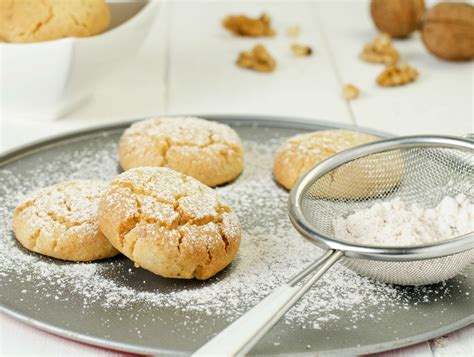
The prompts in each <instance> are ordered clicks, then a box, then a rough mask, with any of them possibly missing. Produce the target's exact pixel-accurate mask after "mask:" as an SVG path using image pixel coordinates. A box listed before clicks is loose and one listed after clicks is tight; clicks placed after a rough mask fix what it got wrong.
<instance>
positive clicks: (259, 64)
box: [237, 45, 276, 72]
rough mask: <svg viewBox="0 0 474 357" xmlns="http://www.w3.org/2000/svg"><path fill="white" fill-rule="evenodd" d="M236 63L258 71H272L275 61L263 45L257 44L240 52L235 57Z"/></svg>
mask: <svg viewBox="0 0 474 357" xmlns="http://www.w3.org/2000/svg"><path fill="white" fill-rule="evenodd" d="M237 65H239V66H240V67H243V68H249V69H253V70H255V71H258V72H273V71H274V70H275V67H276V61H275V59H274V58H273V57H272V56H271V55H270V53H268V51H267V50H266V49H265V47H263V45H257V46H255V47H254V48H253V49H252V50H251V51H248V52H241V53H240V55H239V58H238V59H237Z"/></svg>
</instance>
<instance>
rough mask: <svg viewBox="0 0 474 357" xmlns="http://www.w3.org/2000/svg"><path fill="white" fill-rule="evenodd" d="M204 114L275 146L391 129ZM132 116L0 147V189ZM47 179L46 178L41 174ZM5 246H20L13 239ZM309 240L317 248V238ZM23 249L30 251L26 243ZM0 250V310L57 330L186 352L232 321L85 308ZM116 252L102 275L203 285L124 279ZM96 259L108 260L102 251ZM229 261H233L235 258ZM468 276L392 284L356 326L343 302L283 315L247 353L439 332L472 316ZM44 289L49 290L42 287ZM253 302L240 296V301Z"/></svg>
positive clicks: (171, 310) (139, 349)
mask: <svg viewBox="0 0 474 357" xmlns="http://www.w3.org/2000/svg"><path fill="white" fill-rule="evenodd" d="M205 117H206V118H208V119H213V120H218V121H221V122H225V123H227V124H229V125H231V126H233V127H234V128H235V129H236V130H237V132H238V133H239V134H240V135H241V137H242V139H243V141H244V145H245V144H246V143H247V144H249V143H250V144H251V143H256V142H258V143H266V142H269V143H270V141H271V145H273V146H272V147H274V148H276V147H278V145H279V144H280V143H281V142H283V141H284V140H285V139H286V138H288V137H289V136H292V135H295V134H297V133H301V132H305V131H313V130H322V129H332V128H341V127H344V128H349V129H352V130H357V131H364V132H370V133H373V134H378V135H380V136H388V134H385V133H380V132H375V131H372V130H368V129H361V128H356V127H349V126H342V125H335V124H333V123H325V122H318V121H304V120H297V119H293V118H268V117H253V116H205ZM129 124H130V123H125V124H120V125H112V126H106V127H101V128H95V129H91V130H85V131H80V132H76V133H72V134H68V135H64V136H60V137H56V138H53V139H50V140H46V141H42V142H38V143H35V144H32V145H29V146H26V147H24V148H21V149H18V150H15V151H13V152H10V153H7V154H5V155H3V157H2V158H1V161H0V181H1V179H2V176H3V181H2V182H4V183H6V184H4V185H0V198H2V197H3V198H5V197H6V192H7V191H6V190H15V184H14V180H10V178H11V177H14V176H15V177H22V178H23V179H28V177H25V176H27V175H31V172H34V170H33V169H35V168H36V169H39V168H41V167H42V165H45V162H48V161H54V160H56V159H57V158H58V157H59V156H60V155H64V153H70V154H71V155H72V154H74V155H80V154H81V150H83V149H84V148H85V147H87V150H88V152H90V151H91V150H92V151H93V150H94V148H97V150H98V151H99V150H103V148H104V147H111V148H114V149H116V146H113V145H109V146H107V144H110V143H116V142H117V141H118V139H119V137H120V135H121V133H122V131H123V130H124V129H125V128H126V127H128V126H129ZM269 145H270V144H269ZM110 157H114V155H111V156H110ZM93 160H94V158H92V161H91V164H94V161H93ZM252 160H253V155H252V153H248V152H247V155H246V165H252ZM96 164H97V165H103V166H104V167H106V168H107V170H108V171H107V172H110V173H111V177H113V175H114V174H117V173H119V172H120V169H119V167H118V164H117V161H116V159H112V160H108V161H107V160H102V159H100V158H98V159H97V162H96ZM271 166H272V163H271V162H268V163H266V164H265V165H263V166H262V167H261V168H259V170H261V175H270V176H271V175H272V173H271ZM61 170H64V173H63V174H64V175H65V176H68V175H69V173H70V174H71V176H70V177H75V176H74V173H75V172H74V170H77V169H76V168H75V166H74V165H73V164H70V165H69V164H68V163H65V164H64V166H63V167H62V168H61ZM244 176H245V175H244ZM238 180H245V177H240V178H239V179H238ZM238 180H237V182H238ZM53 183H54V182H45V184H53ZM233 184H234V183H231V184H230V185H233ZM273 184H274V185H277V184H276V183H273ZM269 199H271V198H269ZM4 201H5V200H4ZM3 203H4V204H5V205H6V206H7V207H8V208H9V209H13V208H14V207H15V205H16V203H17V202H3ZM231 203H232V202H231ZM285 212H286V207H285V203H284V202H282V207H281V209H279V210H278V212H275V213H274V215H273V216H270V217H264V219H260V220H255V217H241V219H242V221H243V222H244V224H243V229H244V230H245V229H246V224H252V225H253V224H262V225H265V224H266V225H271V224H272V220H274V221H275V222H276V221H277V220H285V219H286V220H287V219H288V218H287V217H286V213H285ZM0 218H1V216H0ZM0 223H1V224H2V225H4V227H5V226H8V227H10V226H11V223H10V222H9V221H8V220H5V221H3V222H0ZM289 227H290V225H289ZM5 231H6V232H7V234H6V235H4V236H1V237H0V239H2V240H11V241H12V242H13V241H14V239H15V238H14V236H13V233H12V231H11V229H10V228H8V229H7V230H5ZM301 239H302V240H303V238H301ZM13 244H14V243H12V245H13ZM12 249H19V250H22V248H21V247H19V246H18V245H16V246H15V247H14V248H12ZM314 249H317V248H316V247H314ZM23 253H24V254H30V253H28V252H26V251H24V252H23ZM3 254H8V251H7V252H5V251H3V252H0V310H1V311H3V312H4V313H6V314H8V315H11V316H13V317H15V318H17V319H19V320H21V321H23V322H25V323H28V324H30V325H32V326H35V327H37V328H40V329H43V330H46V331H49V332H52V333H54V334H57V335H61V336H64V337H67V338H71V339H74V340H78V341H83V342H87V343H91V344H95V345H99V346H104V347H108V348H113V349H118V350H123V351H129V352H136V353H143V354H158V353H159V354H160V355H179V354H189V353H190V352H192V351H193V350H195V349H197V348H198V347H199V346H200V345H202V344H203V343H204V342H205V341H206V340H208V339H209V338H211V337H212V336H213V335H215V334H216V333H218V332H219V331H220V330H221V329H223V328H224V327H225V326H226V325H227V324H229V319H226V318H224V317H222V316H220V315H209V314H206V313H203V312H189V311H188V312H184V311H183V309H179V308H176V307H162V308H159V309H154V310H152V311H150V309H149V308H145V307H143V306H140V304H134V305H133V306H126V307H118V306H115V307H114V306H111V307H109V308H108V309H104V308H103V306H102V305H101V304H100V302H95V303H94V302H89V303H88V306H87V309H84V306H83V299H82V297H81V296H80V294H77V292H71V291H69V290H68V289H67V287H66V288H61V287H58V286H53V285H51V286H43V288H42V290H41V291H40V292H39V293H33V294H25V293H24V292H25V291H35V286H38V284H41V282H40V281H37V279H35V272H34V271H31V272H26V275H29V278H28V279H25V272H24V271H23V272H22V273H21V275H20V274H19V273H18V272H16V271H15V270H14V269H8V268H7V267H5V266H3V265H2V264H3V263H2V261H3V258H2V255H3ZM40 259H41V260H42V261H44V262H46V263H47V264H51V265H55V266H56V265H62V264H68V263H64V262H60V261H57V260H54V259H50V258H47V257H44V258H43V257H41V258H40ZM239 259H240V260H242V259H245V256H240V257H239ZM114 260H115V261H116V262H117V261H118V263H116V264H113V265H111V268H110V269H109V270H108V271H107V277H108V279H111V280H113V281H117V283H120V284H122V285H125V286H126V287H128V288H130V289H136V290H137V291H143V289H144V286H146V288H145V289H148V290H149V291H153V290H154V289H161V290H162V291H173V290H176V289H178V290H179V289H187V288H192V289H196V288H197V289H199V287H200V286H203V285H202V284H206V283H205V282H204V283H200V282H196V281H175V280H172V279H162V278H159V277H157V276H154V275H153V274H151V273H149V272H147V271H144V270H141V269H134V270H133V274H132V275H131V276H132V278H130V279H128V278H127V279H124V274H127V272H129V269H131V268H132V263H130V262H129V261H127V260H126V259H125V258H124V257H117V258H114ZM97 264H107V261H104V262H102V263H97ZM234 264H239V261H237V262H236V263H234ZM232 271H233V265H231V266H230V267H229V268H227V269H226V270H225V271H224V272H223V273H221V277H220V279H225V277H226V276H227V275H229V274H232ZM30 273H31V275H30ZM330 274H331V271H329V272H328V275H329V276H330ZM129 275H130V274H129ZM473 278H474V269H473V266H472V265H471V267H469V269H467V270H466V271H465V272H463V274H461V275H460V276H458V277H456V278H454V279H451V280H449V281H447V282H446V283H444V284H438V285H432V286H430V287H428V288H427V289H425V290H423V291H424V293H423V294H426V295H427V296H428V295H429V299H428V300H423V297H420V290H419V289H414V288H410V287H396V289H398V290H399V291H400V292H403V294H404V295H405V296H406V297H407V299H406V300H405V302H404V304H400V306H398V305H397V304H395V305H394V306H392V307H391V308H390V309H386V311H385V310H381V307H379V306H375V305H374V306H373V307H370V308H368V309H367V311H366V315H367V316H365V317H361V318H360V319H359V320H358V322H357V328H356V329H355V328H350V326H351V325H352V323H351V322H350V318H349V317H348V316H346V315H347V314H348V312H347V311H340V312H337V311H336V312H334V314H339V315H340V316H339V318H338V319H337V320H335V321H333V322H332V323H331V324H328V325H323V326H322V328H316V329H312V328H306V327H305V326H299V325H298V324H294V325H291V324H288V323H283V322H280V323H279V324H277V325H276V326H275V328H273V329H272V330H271V331H270V332H269V333H268V334H267V336H265V337H264V338H263V339H262V341H260V343H259V344H258V345H257V346H256V347H255V348H254V349H253V350H252V351H251V354H253V355H275V354H291V355H294V354H305V353H313V354H314V352H328V353H339V354H363V353H371V352H378V351H384V350H389V349H394V348H397V347H402V346H406V345H410V344H413V343H416V342H419V341H423V340H427V339H431V338H434V337H437V336H440V335H443V334H446V333H448V332H451V331H454V330H456V329H459V328H461V327H463V326H466V325H468V324H469V323H472V322H473V321H474V318H473V313H472V312H473V303H472V299H471V298H470V296H472V292H471V290H472V286H473V285H474V282H473V280H474V279H473ZM144 283H146V284H144ZM43 285H44V284H43ZM256 288H258V287H256ZM60 289H62V291H61V294H62V295H61V299H57V297H55V296H56V294H57V292H58V291H59V290H60ZM446 290H449V293H446ZM45 291H46V292H48V291H49V292H50V293H45ZM440 291H444V292H445V293H444V295H443V298H441V299H437V298H436V295H437V294H438V293H439V292H440ZM242 304H243V306H245V301H242ZM250 307H251V306H245V309H244V310H246V309H248V308H250ZM315 308H316V309H317V307H315ZM372 312H373V313H372ZM374 314H377V316H378V318H377V319H374V318H372V317H371V316H374ZM236 317H238V316H235V318H236ZM137 331H139V333H137ZM275 341H278V342H277V343H276V342H275Z"/></svg>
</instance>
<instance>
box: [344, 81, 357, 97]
mask: <svg viewBox="0 0 474 357" xmlns="http://www.w3.org/2000/svg"><path fill="white" fill-rule="evenodd" d="M343 94H344V99H345V100H354V99H356V98H358V97H359V89H358V88H357V87H356V86H354V85H352V84H346V85H344V89H343Z"/></svg>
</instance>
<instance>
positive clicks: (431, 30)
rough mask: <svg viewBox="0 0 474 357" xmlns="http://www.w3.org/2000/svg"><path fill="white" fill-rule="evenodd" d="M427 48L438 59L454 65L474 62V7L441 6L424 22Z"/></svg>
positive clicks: (443, 4) (423, 34)
mask: <svg viewBox="0 0 474 357" xmlns="http://www.w3.org/2000/svg"><path fill="white" fill-rule="evenodd" d="M421 34H422V38H423V42H424V43H425V46H426V47H427V48H428V50H430V51H431V52H432V53H433V54H434V55H436V56H438V57H441V58H444V59H446V60H450V61H468V60H471V59H473V58H474V6H472V5H470V4H468V3H440V4H438V5H436V6H434V7H433V8H432V9H431V10H429V11H428V12H427V13H426V15H425V17H424V18H423V24H422V30H421Z"/></svg>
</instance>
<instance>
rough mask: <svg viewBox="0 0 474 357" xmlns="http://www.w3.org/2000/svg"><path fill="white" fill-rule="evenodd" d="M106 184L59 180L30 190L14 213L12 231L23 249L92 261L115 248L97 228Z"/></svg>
mask: <svg viewBox="0 0 474 357" xmlns="http://www.w3.org/2000/svg"><path fill="white" fill-rule="evenodd" d="M106 187H107V184H106V183H105V182H102V181H92V180H76V181H68V182H62V183H59V184H56V185H53V186H50V187H46V188H44V189H41V190H39V191H37V192H35V193H33V194H32V195H31V196H30V197H29V198H28V199H27V200H26V201H25V202H23V203H21V204H20V205H19V206H18V207H16V209H15V211H14V213H13V230H14V232H15V236H16V238H17V240H18V241H19V242H20V243H21V245H23V247H25V248H26V249H28V250H30V251H32V252H35V253H40V254H43V255H47V256H50V257H53V258H57V259H62V260H72V261H92V260H98V259H103V258H109V257H113V256H114V255H116V254H118V251H117V250H116V249H115V248H114V247H113V246H112V245H111V244H110V243H109V241H108V240H107V239H106V238H105V236H104V235H103V234H102V233H101V232H100V230H99V222H98V219H97V206H98V204H99V200H100V197H101V195H102V194H103V192H104V191H105V188H106Z"/></svg>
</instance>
